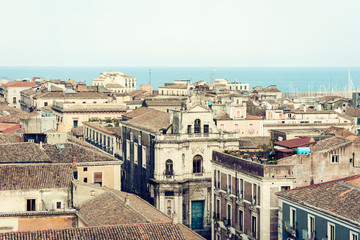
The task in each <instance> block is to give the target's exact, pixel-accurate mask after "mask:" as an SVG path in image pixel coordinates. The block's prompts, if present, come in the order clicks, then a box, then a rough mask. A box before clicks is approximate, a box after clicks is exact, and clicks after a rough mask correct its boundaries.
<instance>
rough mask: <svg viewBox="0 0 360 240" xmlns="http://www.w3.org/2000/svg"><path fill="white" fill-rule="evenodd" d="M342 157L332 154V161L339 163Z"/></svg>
mask: <svg viewBox="0 0 360 240" xmlns="http://www.w3.org/2000/svg"><path fill="white" fill-rule="evenodd" d="M339 160H340V157H339V155H332V156H331V162H332V163H339Z"/></svg>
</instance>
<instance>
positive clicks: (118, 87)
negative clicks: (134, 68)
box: [93, 72, 136, 93]
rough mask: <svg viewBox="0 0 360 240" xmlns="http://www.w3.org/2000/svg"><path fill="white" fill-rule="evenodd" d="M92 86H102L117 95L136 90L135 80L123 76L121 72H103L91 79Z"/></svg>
mask: <svg viewBox="0 0 360 240" xmlns="http://www.w3.org/2000/svg"><path fill="white" fill-rule="evenodd" d="M93 85H94V86H103V87H106V88H109V89H111V90H113V91H114V92H117V93H123V92H130V91H132V90H136V78H135V77H131V76H127V75H124V73H122V72H103V73H102V74H100V76H99V77H98V78H94V79H93Z"/></svg>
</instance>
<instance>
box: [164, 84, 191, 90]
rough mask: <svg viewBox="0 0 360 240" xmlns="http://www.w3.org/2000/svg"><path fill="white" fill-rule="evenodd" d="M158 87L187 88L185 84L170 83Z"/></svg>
mask: <svg viewBox="0 0 360 240" xmlns="http://www.w3.org/2000/svg"><path fill="white" fill-rule="evenodd" d="M159 88H169V89H173V88H175V89H187V88H188V86H187V85H186V84H171V85H166V86H162V87H159Z"/></svg>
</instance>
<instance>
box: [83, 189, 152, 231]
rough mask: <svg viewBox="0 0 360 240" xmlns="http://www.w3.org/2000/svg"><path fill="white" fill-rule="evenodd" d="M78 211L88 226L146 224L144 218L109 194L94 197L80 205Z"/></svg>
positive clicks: (112, 194)
mask: <svg viewBox="0 0 360 240" xmlns="http://www.w3.org/2000/svg"><path fill="white" fill-rule="evenodd" d="M78 209H79V213H80V215H81V216H82V217H84V218H85V220H86V222H87V223H88V224H89V226H103V225H118V224H130V223H146V222H147V221H146V220H147V219H146V218H145V217H144V216H142V215H141V214H139V213H138V212H136V211H134V210H133V208H131V207H130V205H125V202H124V200H123V199H120V198H119V197H118V196H117V195H115V194H114V193H111V192H106V193H104V194H101V195H98V196H96V197H95V198H94V199H92V200H90V201H87V202H85V203H83V204H81V205H80V206H79V207H78Z"/></svg>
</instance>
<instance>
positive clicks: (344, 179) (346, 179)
mask: <svg viewBox="0 0 360 240" xmlns="http://www.w3.org/2000/svg"><path fill="white" fill-rule="evenodd" d="M358 177H360V174H358V175H354V176H350V177H345V178H341V179H336V180H331V181H328V182H322V183H317V184H312V185H307V186H303V187H298V188H293V189H289V190H285V191H280V192H278V193H284V192H290V191H296V190H301V189H305V188H310V187H316V186H321V185H324V184H329V183H335V182H341V181H348V180H351V179H355V178H358Z"/></svg>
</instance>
